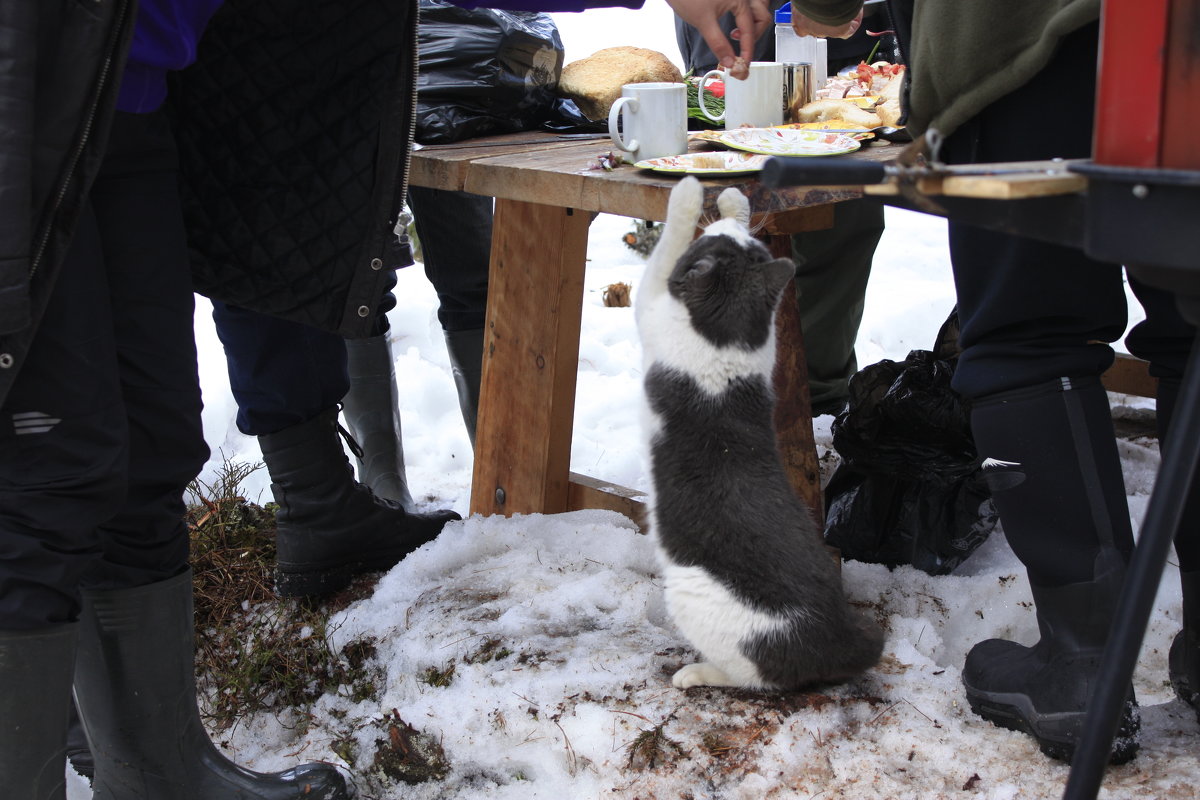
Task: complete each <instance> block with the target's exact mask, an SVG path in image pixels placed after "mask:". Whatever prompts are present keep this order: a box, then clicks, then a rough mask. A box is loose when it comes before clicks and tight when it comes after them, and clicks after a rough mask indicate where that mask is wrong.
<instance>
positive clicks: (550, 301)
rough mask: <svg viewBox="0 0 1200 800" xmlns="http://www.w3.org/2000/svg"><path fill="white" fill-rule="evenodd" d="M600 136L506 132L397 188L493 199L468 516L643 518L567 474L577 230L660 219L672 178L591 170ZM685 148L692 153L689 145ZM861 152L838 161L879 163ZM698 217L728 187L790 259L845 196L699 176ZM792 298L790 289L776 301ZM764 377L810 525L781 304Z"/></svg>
mask: <svg viewBox="0 0 1200 800" xmlns="http://www.w3.org/2000/svg"><path fill="white" fill-rule="evenodd" d="M611 146H612V145H611V143H610V142H609V141H608V140H607V138H604V139H596V140H590V141H580V140H578V139H563V138H559V137H557V136H555V135H553V134H548V133H540V132H535V133H518V134H509V135H505V136H498V137H489V138H481V139H474V140H468V141H465V142H460V143H455V144H449V145H438V146H427V147H422V148H420V149H418V150H416V151H415V152H414V153H413V159H412V166H411V169H410V173H409V175H410V181H411V182H412V183H413V184H416V185H418V186H427V187H431V188H435V189H447V190H465V191H468V192H473V193H475V194H481V195H488V196H491V197H495V198H496V215H495V223H494V227H493V234H492V254H491V271H490V282H489V289H488V307H487V325H486V331H485V336H484V360H483V380H482V386H481V392H480V407H479V417H478V424H477V429H476V444H475V472H474V476H473V480H472V488H471V509H470V510H471V513H482V514H504V515H508V514H515V513H558V512H562V511H568V510H572V509H579V508H611V509H615V510H618V511H621V512H622V513H625V514H627V515H629V516H630V517H632V518H633V519H635V520H637V521H638V522H639V524H640V523H641V521H642V511H643V505H642V503H641V502H640V501H639V500H638V497H639V496H641V492H639V491H637V490H636V489H633V488H627V487H620V486H615V485H612V484H607V483H603V482H600V481H596V480H594V479H591V478H588V477H586V476H582V475H576V474H572V473H571V472H570V456H571V433H572V426H573V418H574V410H575V382H576V372H577V369H578V359H579V326H580V318H581V314H582V310H583V286H584V266H585V261H586V258H587V237H588V226H589V225H590V224H591V221H592V219H593V218H594V216H595V214H596V213H607V214H618V215H622V216H627V217H633V218H635V219H645V220H657V221H662V220H665V219H666V211H667V198H668V196H669V194H670V191H671V188H672V187H673V186H675V184H676V183H677V182H678V178H676V177H672V176H664V175H659V174H657V173H653V172H648V171H644V170H639V169H636V168H634V167H632V166H629V165H623V166H620V167H618V168H617V169H614V170H612V171H605V170H603V169H598V168H593V167H594V165H595V164H596V161H597V158H598V156H600V155H602V154H605V153H608V152H609V151H610V149H611ZM692 146H693V148H694V149H704V147H705V146H704V145H701V144H698V143H694V144H693V145H692ZM897 151H898V147H896V146H894V145H873V146H871V147H869V148H864V149H863V150H862V151H860V152H858V153H854V154H852V155H848V156H845V157H846V158H868V159H872V160H886V159H889V158H892V157H894V155H895V154H896V152H897ZM704 186H705V207H706V209H707V210H708V211H711V212H712V214H713V215H714V216H715V215H716V198H717V195H719V194H720V193H721V192H722V191H723V190H724V189H725V188H726V187H728V186H736V187H738V188H739V189H741V190H742V191H743V192H745V193H746V194H747V195H748V196H749V197H750V202H751V209H752V211H753V214H754V217H755V219H754V220H753V224H755V225H761V226H762V227H761V228H760V231H759V233H760V235H761V236H763V237H764V238H766V239H767V240H768V242H769V243H770V246H771V247H772V249H773V251H775V253H776V254H782V255H790V239H789V237H790V235H791V234H793V233H799V232H803V231H811V230H820V229H823V228H828V227H830V226H831V225H832V224H833V213H834V205H835V204H836V203H838V202H841V201H844V200H850V199H854V198H858V197H861V196H862V193H861V192H860V191H859V190H857V189H847V188H820V187H805V188H787V189H779V190H768V189H766V188H765V187H763V186H762V185H761V184H759V182H758V181H757V180H755V179H754V178H753V177H746V176H741V177H731V178H720V179H705V180H704ZM784 296H785V298H794V297H795V294H794V292H791V291H788V292H786V293H785V295H784ZM778 326H779V336H778V341H779V342H780V348H779V350H780V363H779V365H778V366H777V369H776V379H775V383H776V389H777V392H778V396H779V401H780V402H779V408H778V411H777V414H776V425H777V427H778V430H779V441H780V449H781V452H782V454H783V456H784V460H785V463H786V465H787V467H788V469H789V471H790V474H791V477H792V483H793V485H794V486H795V487H796V489H797V491H798V492H799V493H800V494H801V496H802V497H804V498H805V500H806V501H807V502H808V503H809V505H810V506H811V507H812V508H813V510H814V513H815V514H816V516H817V517H818V521H820V520H821V519H822V518H823V511H822V504H821V494H820V485H819V472H818V465H817V461H816V449H815V446H814V443H813V435H812V419H811V415H810V410H809V398H808V384H807V374H806V370H805V364H804V350H803V346H802V341H801V332H800V322H799V317H798V313H797V311H796V304H795V303H794V302H787V303H784V305H783V307H782V308H781V312H780V315H779V322H778Z"/></svg>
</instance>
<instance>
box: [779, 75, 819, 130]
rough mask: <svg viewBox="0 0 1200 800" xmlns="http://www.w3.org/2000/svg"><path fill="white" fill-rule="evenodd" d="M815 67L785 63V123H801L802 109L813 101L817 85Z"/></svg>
mask: <svg viewBox="0 0 1200 800" xmlns="http://www.w3.org/2000/svg"><path fill="white" fill-rule="evenodd" d="M813 78H814V73H813V65H812V64H809V63H807V62H795V61H785V62H783V121H784V122H799V121H800V109H801V108H803V107H804V106H806V105H808V104H809V103H811V102H812V101H813V98H814V97H815V96H816V91H817V89H816V85H815V84H814V81H813Z"/></svg>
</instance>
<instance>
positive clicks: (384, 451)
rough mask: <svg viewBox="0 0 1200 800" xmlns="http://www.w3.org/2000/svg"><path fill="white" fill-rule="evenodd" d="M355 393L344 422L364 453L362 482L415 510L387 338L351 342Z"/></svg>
mask: <svg viewBox="0 0 1200 800" xmlns="http://www.w3.org/2000/svg"><path fill="white" fill-rule="evenodd" d="M346 357H347V366H348V368H349V372H350V391H348V392H347V393H346V396H345V397H344V398H342V418H343V419H345V421H346V427H347V428H349V429H350V435H351V436H352V437H354V439H355V441H356V442H357V443H358V446H359V448H360V450H361V455H358V454H357V453H356V455H357V456H358V481H359V483H364V484H366V485H367V486H369V487H370V488H371V491H372V492H374V493H375V494H376V495H378V496H379V497H382V498H384V499H386V500H394V501H396V502H397V503H399V504H400V505H402V506H404V508H405V509H406V510H409V511H411V510H412V509H413V507H414V506H413V498H412V494H411V493H409V491H408V479H407V477H406V475H405V472H404V442H403V439H402V437H401V427H400V405H399V402H400V398H399V397H398V395H397V392H396V364H395V362H394V361H393V360H392V345H391V342H390V341H388V337H387V334H386V333H385V334H381V335H379V336H372V337H370V338H367V339H347V340H346Z"/></svg>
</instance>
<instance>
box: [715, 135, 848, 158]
mask: <svg viewBox="0 0 1200 800" xmlns="http://www.w3.org/2000/svg"><path fill="white" fill-rule="evenodd" d="M718 141H720V143H721V144H723V145H725V146H726V147H732V148H733V149H735V150H745V151H747V152H750V153H759V154H761V155H768V156H837V155H841V154H843V153H853V152H854V151H855V150H857V149H858V148H859V147H860V146H861V142H859V141H858V140H857V139H855V138H854V137H852V136H850V135H848V134H845V133H836V132H832V131H814V130H803V129H796V128H737V129H736V130H732V131H725V133H724V135H723V136H721V138H720V139H719V140H718Z"/></svg>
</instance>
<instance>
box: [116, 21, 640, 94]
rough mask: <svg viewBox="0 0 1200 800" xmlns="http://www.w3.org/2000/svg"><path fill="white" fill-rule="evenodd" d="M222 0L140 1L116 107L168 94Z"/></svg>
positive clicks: (189, 59)
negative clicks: (173, 75)
mask: <svg viewBox="0 0 1200 800" xmlns="http://www.w3.org/2000/svg"><path fill="white" fill-rule="evenodd" d="M223 1H224V0H141V2H139V3H138V12H137V26H136V27H135V28H134V31H133V45H132V46H131V47H130V50H129V61H128V63H127V64H126V65H125V73H124V75H123V76H122V79H121V91H120V94H119V96H118V98H117V109H118V110H119V111H129V112H132V113H135V114H146V113H149V112H151V111H154V110H155V109H157V108H158V107H159V106H161V105H162V103H163V100H165V99H166V96H167V72H169V71H171V70H174V69H183V68H184V67H186V66H188V65H189V64H191V63H192V62H193V61H195V60H196V43H197V42H199V41H200V35H201V34H202V33H204V27H205V26H206V25H207V24H208V21H209V20H210V19H211V18H212V15H213V14H215V13H216V11H217V9H218V8H220V7H221V3H222V2H223ZM451 2H453V3H454V4H455V5H458V6H462V7H463V8H481V7H483V8H501V9H507V10H511V11H545V12H549V11H585V10H587V9H589V8H606V7H610V6H622V7H625V8H641V7H642V0H451Z"/></svg>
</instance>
